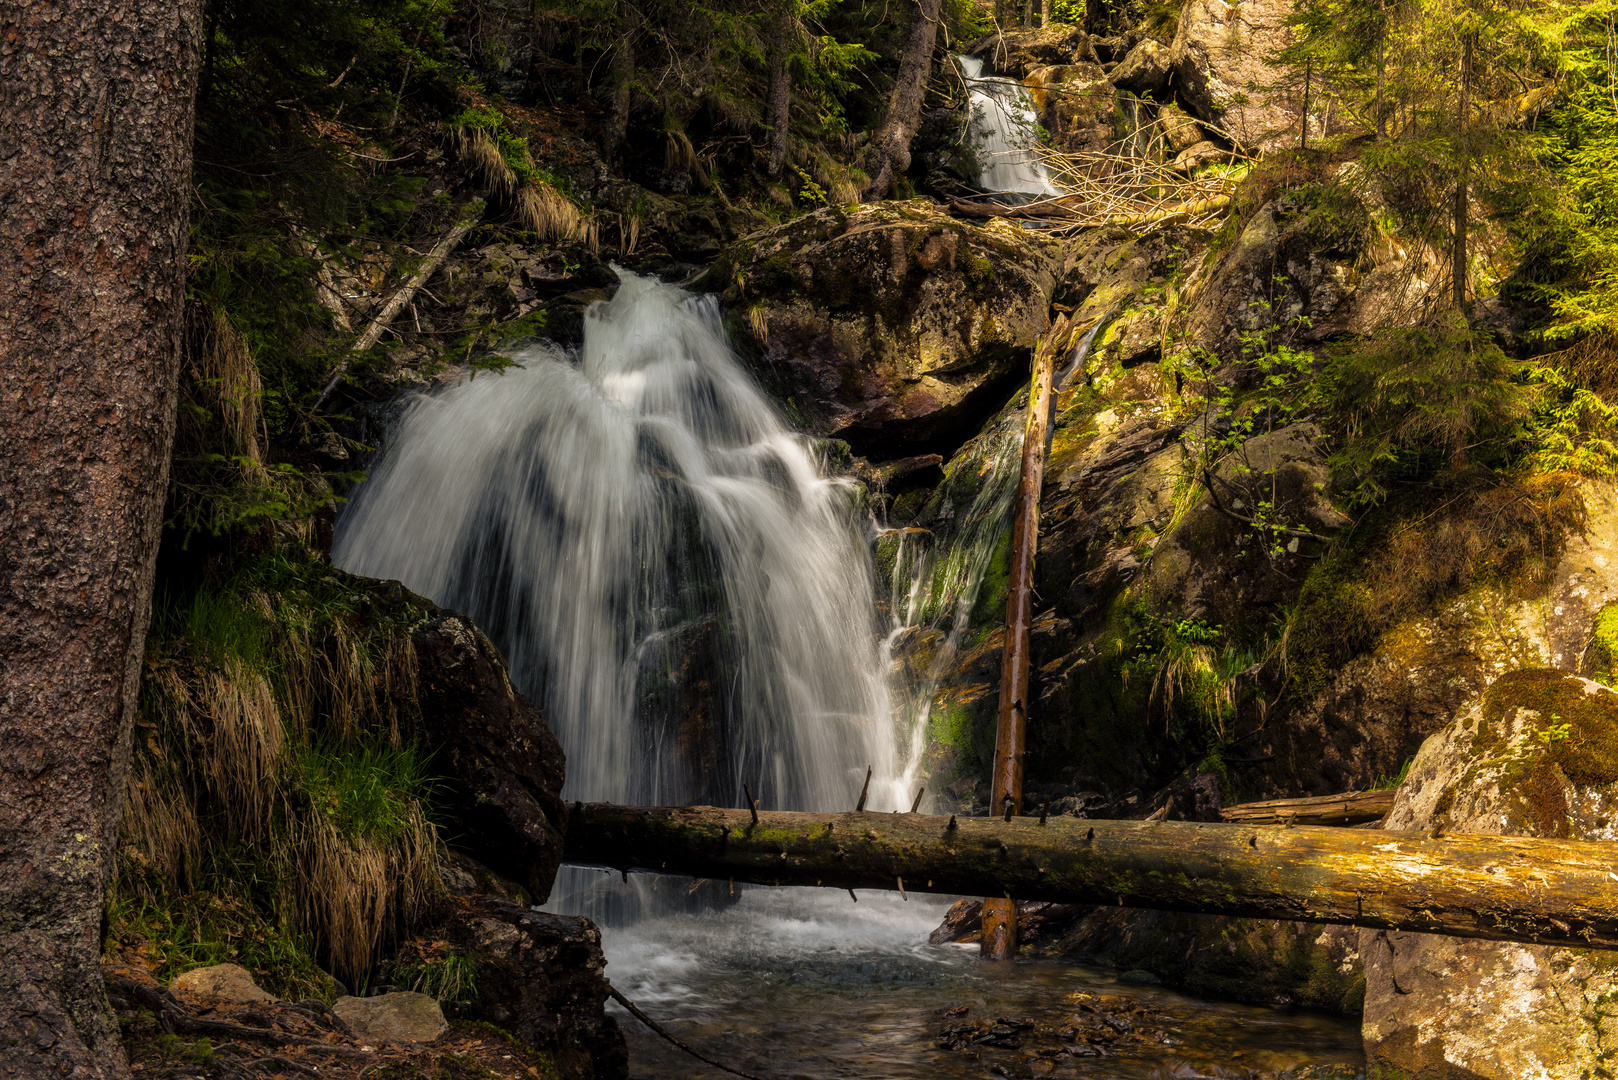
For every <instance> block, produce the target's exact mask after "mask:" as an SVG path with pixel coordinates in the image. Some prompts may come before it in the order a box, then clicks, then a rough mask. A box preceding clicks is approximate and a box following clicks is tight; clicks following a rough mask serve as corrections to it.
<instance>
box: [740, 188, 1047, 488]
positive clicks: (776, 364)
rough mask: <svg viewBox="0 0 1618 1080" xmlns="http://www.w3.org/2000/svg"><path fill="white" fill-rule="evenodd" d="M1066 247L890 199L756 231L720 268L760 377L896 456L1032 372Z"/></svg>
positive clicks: (835, 430) (852, 436)
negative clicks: (1036, 345)
mask: <svg viewBox="0 0 1618 1080" xmlns="http://www.w3.org/2000/svg"><path fill="white" fill-rule="evenodd" d="M1062 255H1063V245H1062V243H1061V242H1059V241H1056V240H1052V239H1050V238H1046V237H1042V236H1039V235H1037V234H1033V233H1030V232H1028V231H1026V230H1022V229H1018V228H1016V227H1014V226H1011V225H1008V224H1006V223H1004V222H1001V221H992V222H990V223H989V224H988V225H987V226H977V225H972V224H967V223H963V222H960V221H956V220H954V219H952V218H950V217H949V216H948V215H946V214H943V213H941V212H940V211H939V210H938V209H937V208H936V206H934V205H933V204H932V203H929V202H908V203H891V202H890V203H875V204H871V205H868V206H861V207H858V208H857V209H855V210H853V211H852V212H848V211H845V210H844V209H843V208H841V207H826V208H824V209H822V210H819V211H817V212H815V213H813V214H809V215H806V216H804V217H802V218H798V219H796V220H794V221H791V222H789V223H787V224H785V225H781V226H778V227H776V228H774V229H770V230H768V231H766V232H763V233H758V234H755V235H754V236H752V237H750V238H748V239H747V240H746V241H744V242H742V243H741V244H739V245H737V246H735V247H733V248H732V249H731V250H730V251H729V252H728V253H727V255H726V257H725V258H724V259H723V260H721V262H720V263H719V265H718V273H719V276H720V278H721V280H725V281H729V282H730V283H731V284H730V287H729V289H728V290H727V292H726V300H727V301H728V303H729V306H730V308H731V310H732V311H734V312H735V313H736V315H737V317H738V323H739V324H741V325H740V326H739V327H738V329H739V331H740V332H741V333H743V334H744V335H748V336H751V338H752V350H751V351H754V352H755V353H756V354H758V355H760V356H761V358H762V362H761V365H760V366H761V367H762V369H763V371H762V374H763V375H764V376H765V378H767V379H772V380H773V381H775V382H776V383H777V386H778V389H779V391H780V392H781V396H783V397H785V398H788V399H790V400H791V402H792V404H793V405H795V406H796V407H797V408H798V409H799V410H801V412H802V414H803V419H804V420H806V421H807V422H808V425H809V426H810V427H811V428H813V429H814V430H815V432H816V433H817V434H822V435H834V436H837V437H839V438H842V439H846V440H848V441H849V442H850V443H851V444H853V445H854V447H855V449H856V450H857V451H859V452H861V453H866V452H869V453H872V454H873V455H874V456H879V457H893V456H903V454H904V453H905V452H906V450H907V448H908V447H910V446H912V445H914V443H915V442H917V441H924V440H929V439H933V438H936V437H940V436H947V435H948V434H949V433H950V431H951V430H952V429H956V430H958V428H959V426H960V423H961V421H962V420H970V419H973V418H975V416H977V415H979V414H981V413H983V412H987V411H990V410H992V409H993V408H994V407H995V406H996V405H997V404H998V402H997V401H996V400H995V398H997V397H998V396H999V395H1000V394H1002V393H1004V392H1006V390H1007V388H1008V387H1007V380H1008V379H1011V378H1016V377H1022V378H1026V371H1027V364H1028V355H1029V351H1030V349H1031V348H1032V346H1033V344H1034V342H1035V341H1036V340H1037V339H1038V337H1039V335H1040V334H1041V333H1043V332H1044V330H1045V329H1046V327H1047V326H1048V325H1049V307H1050V299H1051V293H1052V290H1053V289H1054V287H1055V285H1056V281H1057V277H1058V275H1059V272H1060V270H1061V267H1062V262H1061V259H1062ZM911 452H914V451H911Z"/></svg>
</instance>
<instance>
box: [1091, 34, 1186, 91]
mask: <svg viewBox="0 0 1618 1080" xmlns="http://www.w3.org/2000/svg"><path fill="white" fill-rule="evenodd" d="M1172 58H1173V54H1172V53H1171V52H1170V51H1169V49H1168V47H1167V46H1165V45H1163V44H1162V43H1161V42H1159V41H1156V40H1153V39H1152V38H1147V39H1145V40H1144V41H1142V42H1141V43H1140V44H1139V45H1136V46H1135V47H1134V48H1133V49H1131V50H1129V55H1128V56H1126V57H1124V58H1123V59H1122V60H1120V61H1119V62H1118V66H1117V67H1115V68H1113V69H1112V70H1111V71H1110V72H1108V73H1107V76H1108V78H1110V79H1111V80H1112V84H1113V85H1114V86H1116V87H1117V88H1118V89H1120V90H1127V91H1129V92H1130V93H1132V94H1135V95H1137V96H1139V97H1149V98H1153V99H1155V100H1158V101H1162V100H1165V99H1166V98H1167V95H1168V88H1169V75H1170V73H1171V71H1172V70H1173V67H1172Z"/></svg>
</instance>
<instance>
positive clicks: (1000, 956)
mask: <svg viewBox="0 0 1618 1080" xmlns="http://www.w3.org/2000/svg"><path fill="white" fill-rule="evenodd" d="M1072 333H1073V326H1072V323H1070V322H1069V321H1068V317H1067V316H1066V315H1058V316H1057V318H1056V322H1055V323H1054V324H1052V326H1051V328H1050V330H1049V331H1047V332H1046V334H1045V336H1044V337H1042V338H1040V339H1039V344H1038V345H1037V346H1036V347H1035V348H1034V362H1033V373H1032V376H1031V377H1030V379H1029V381H1028V417H1027V419H1026V421H1024V424H1023V443H1022V472H1021V474H1020V475H1019V477H1018V480H1017V501H1016V507H1015V510H1014V511H1013V514H1014V517H1013V518H1012V523H1011V569H1010V573H1009V574H1008V575H1007V579H1006V647H1005V652H1004V653H1003V654H1002V658H1001V663H1000V712H999V720H998V722H997V724H996V726H995V737H994V768H993V775H992V777H991V788H990V796H989V806H990V807H991V808H992V809H993V810H994V811H996V812H998V813H1002V814H1004V815H1005V816H1006V817H1008V818H1010V817H1012V816H1014V815H1016V814H1020V813H1022V771H1023V769H1022V766H1023V761H1022V759H1023V747H1024V744H1025V741H1026V736H1027V730H1028V667H1029V643H1028V626H1029V624H1030V623H1031V622H1033V619H1034V600H1033V594H1034V553H1035V552H1036V551H1037V550H1038V549H1039V492H1040V489H1041V488H1042V487H1043V486H1044V483H1045V456H1046V454H1047V453H1048V452H1049V450H1050V437H1049V436H1050V432H1051V429H1052V427H1053V426H1054V424H1055V421H1056V385H1055V384H1056V354H1057V353H1058V352H1061V351H1063V350H1065V349H1066V348H1067V344H1068V339H1069V338H1070V337H1072ZM982 950H983V955H984V956H986V957H988V958H989V959H991V960H1005V959H1009V958H1010V957H1012V956H1015V955H1016V954H1017V905H1016V903H1015V902H1014V901H1013V900H1011V899H1009V898H1007V897H994V896H991V897H987V898H985V899H984V901H983V938H982Z"/></svg>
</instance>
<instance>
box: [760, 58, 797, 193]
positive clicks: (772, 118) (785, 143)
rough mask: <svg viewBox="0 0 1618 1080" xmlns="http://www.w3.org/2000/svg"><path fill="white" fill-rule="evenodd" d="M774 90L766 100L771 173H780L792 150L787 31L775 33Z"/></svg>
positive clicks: (765, 116) (771, 89)
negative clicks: (789, 126)
mask: <svg viewBox="0 0 1618 1080" xmlns="http://www.w3.org/2000/svg"><path fill="white" fill-rule="evenodd" d="M771 36H772V39H773V40H771V42H770V65H769V66H770V89H769V94H768V97H766V98H765V101H764V122H765V123H766V124H769V125H770V139H769V147H770V160H769V169H770V175H771V176H780V175H781V170H782V169H784V168H786V164H787V154H788V153H789V152H790V151H791V136H790V133H789V131H788V125H789V124H790V123H791V121H792V71H791V69H789V68H788V67H787V55H788V51H789V45H788V40H787V37H786V34H785V33H777V34H773V35H771Z"/></svg>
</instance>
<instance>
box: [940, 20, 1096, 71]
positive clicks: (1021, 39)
mask: <svg viewBox="0 0 1618 1080" xmlns="http://www.w3.org/2000/svg"><path fill="white" fill-rule="evenodd" d="M962 51H963V53H964V54H965V55H967V56H980V57H982V58H983V65H984V68H985V70H986V71H987V72H989V73H993V74H999V75H1009V76H1011V77H1012V78H1015V79H1021V78H1023V77H1025V76H1026V75H1027V74H1028V73H1029V72H1031V71H1033V70H1034V69H1035V68H1040V67H1046V66H1047V65H1050V64H1073V63H1077V62H1079V61H1081V60H1090V59H1094V56H1093V54H1092V53H1091V50H1090V36H1089V35H1088V34H1086V33H1085V32H1084V28H1083V27H1080V26H1072V25H1070V24H1067V23H1051V24H1050V25H1049V26H1040V27H1024V28H1019V29H1015V30H1006V31H1004V32H999V33H993V34H989V35H988V36H987V37H981V38H978V39H977V40H976V41H974V42H972V43H971V44H970V45H968V46H966V48H965V49H964V50H962Z"/></svg>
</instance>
